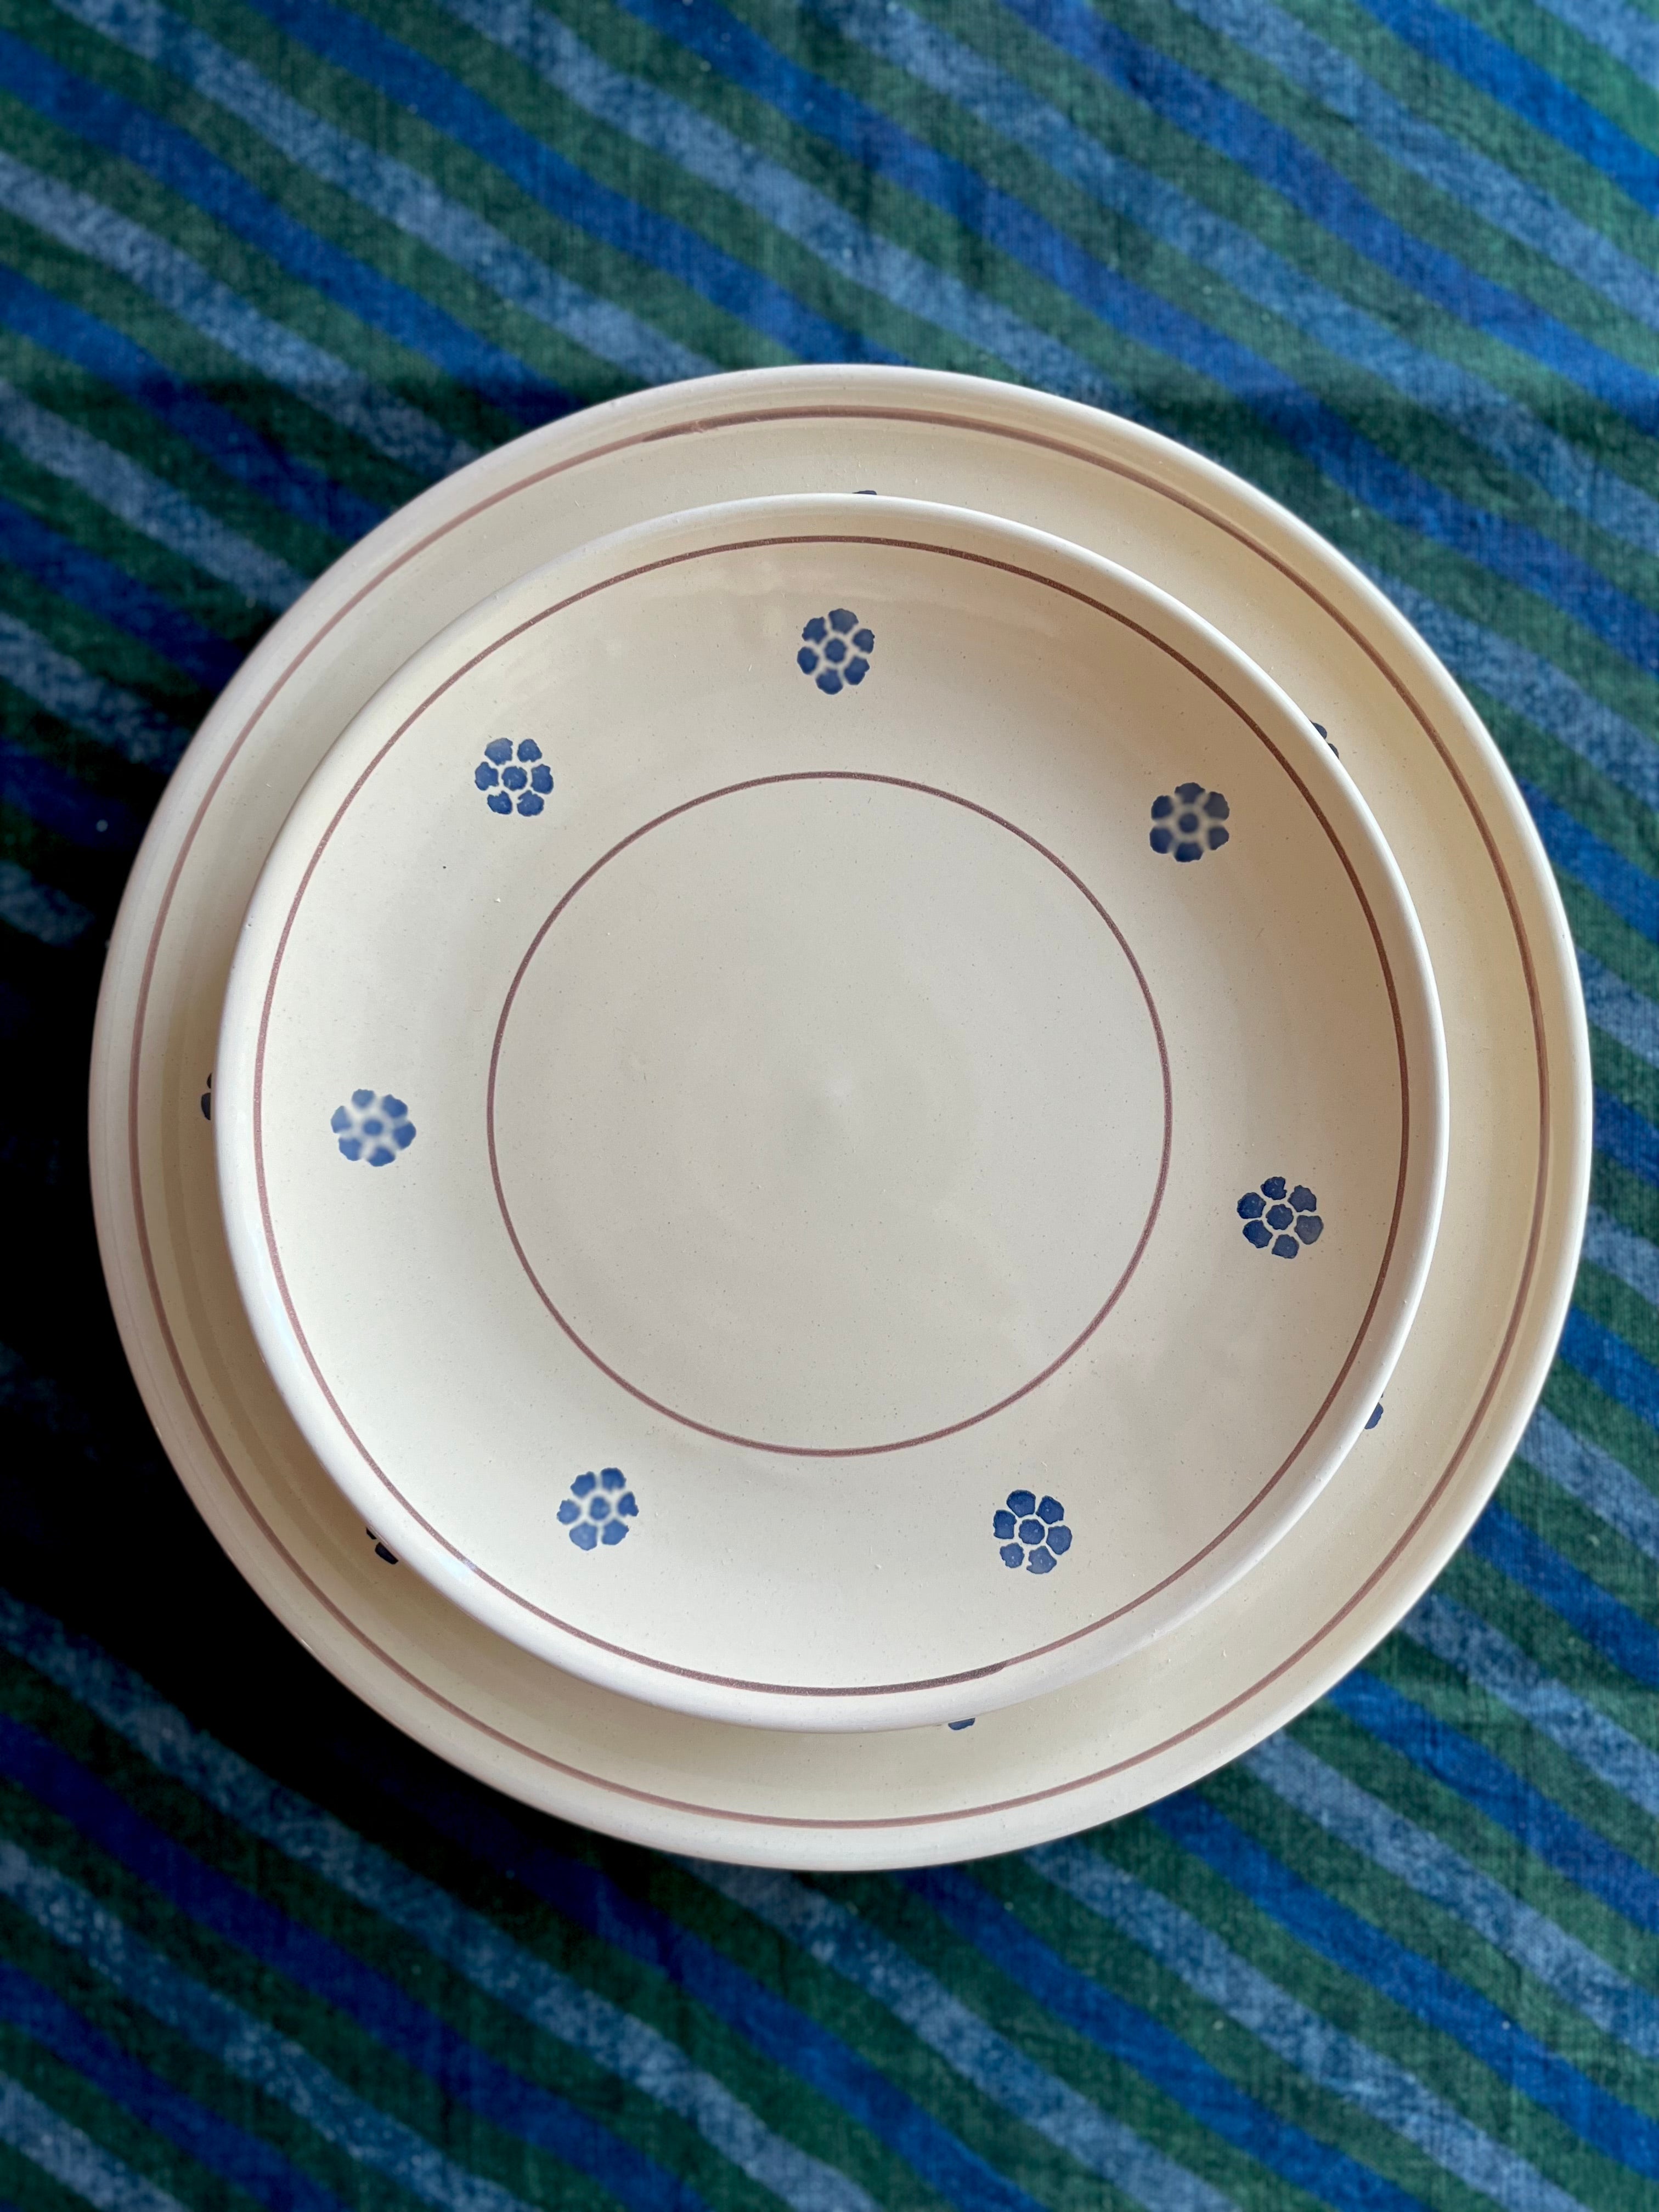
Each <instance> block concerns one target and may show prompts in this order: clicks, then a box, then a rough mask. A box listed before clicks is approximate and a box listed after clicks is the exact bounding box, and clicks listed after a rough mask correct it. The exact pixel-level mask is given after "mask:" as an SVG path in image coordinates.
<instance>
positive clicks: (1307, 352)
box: [802, 29, 1659, 606]
mask: <svg viewBox="0 0 1659 2212" xmlns="http://www.w3.org/2000/svg"><path fill="white" fill-rule="evenodd" d="M808 45H810V46H811V48H812V49H813V54H814V59H815V60H816V61H817V63H818V64H819V65H820V67H824V69H825V73H826V74H827V75H829V76H831V77H832V78H833V79H834V80H835V81H836V82H842V83H844V84H846V85H847V86H848V88H850V89H852V90H853V91H854V92H856V93H857V94H858V95H859V96H860V97H861V98H863V99H866V100H869V101H871V102H872V104H873V105H875V106H878V107H879V108H881V109H882V111H883V112H885V113H886V114H887V115H889V116H890V117H891V118H893V119H894V120H896V121H897V122H898V123H900V124H902V125H903V126H904V128H906V129H907V130H908V131H911V132H912V133H913V134H914V135H915V137H918V138H920V139H921V141H922V142H923V143H926V144H928V145H930V146H932V147H933V148H935V149H938V150H939V151H940V152H942V153H944V154H945V155H948V156H949V157H950V158H951V159H952V160H955V161H960V162H963V163H964V164H965V165H966V166H968V167H970V168H972V169H973V170H974V171H975V173H977V174H978V175H981V176H982V177H984V178H985V179H987V181H988V182H990V183H991V184H993V185H995V186H996V187H997V188H998V189H1000V190H1001V191H1005V192H1006V193H1008V194H1009V195H1010V196H1011V197H1013V198H1014V199H1016V200H1018V201H1020V202H1021V203H1022V204H1024V205H1025V206H1026V207H1028V208H1030V210H1033V211H1034V212H1037V213H1039V214H1040V215H1041V216H1042V218H1043V219H1044V220H1045V221H1047V222H1050V223H1052V224H1054V226H1055V227H1056V228H1058V229H1060V231H1062V232H1063V233H1065V234H1067V235H1068V236H1070V237H1071V238H1072V239H1073V240H1074V241H1075V243H1076V244H1077V245H1078V246H1079V247H1080V248H1082V249H1083V250H1084V251H1085V252H1088V253H1090V254H1091V255H1093V256H1094V257H1095V258H1097V259H1098V260H1099V261H1100V262H1101V263H1102V264H1103V265H1104V266H1106V267H1108V268H1110V269H1112V270H1115V271H1117V272H1118V273H1121V274H1123V275H1126V276H1131V277H1132V278H1133V282H1135V283H1137V284H1139V285H1140V286H1142V287H1143V288H1145V289H1148V290H1151V291H1152V292H1154V293H1157V294H1158V295H1161V296H1162V297H1163V298H1164V299H1165V300H1167V301H1170V303H1171V304H1172V305H1175V306H1177V307H1182V308H1184V309H1188V310H1189V311H1190V310H1191V308H1192V307H1194V304H1195V299H1194V295H1195V294H1196V295H1200V300H1201V304H1200V306H1199V312H1200V313H1201V315H1202V318H1203V319H1204V321H1205V322H1206V324H1207V325H1209V326H1210V327H1211V328H1212V329H1214V330H1217V331H1221V332H1222V333H1224V334H1225V336H1227V337H1230V338H1231V339H1232V340H1233V341H1234V342H1235V343H1238V344H1241V345H1243V346H1247V347H1249V348H1250V349H1252V350H1253V351H1254V352H1255V353H1256V354H1257V355H1259V356H1261V358H1262V359H1264V360H1266V361H1268V362H1272V363H1273V365H1274V366H1275V367H1276V368H1279V369H1280V370H1281V371H1282V372H1283V373H1284V374H1286V375H1288V376H1291V377H1292V378H1294V379H1295V380H1297V382H1299V383H1300V384H1301V385H1302V386H1304V388H1305V389H1306V390H1308V391H1309V392H1313V393H1316V394H1317V395H1319V396H1320V397H1321V398H1322V399H1323V401H1324V403H1325V404H1326V405H1328V407H1330V408H1331V409H1332V410H1334V412H1337V413H1339V414H1340V415H1341V416H1344V417H1345V418H1346V420H1347V421H1348V422H1349V423H1350V424H1351V425H1352V427H1353V428H1354V429H1355V430H1356V431H1357V432H1358V433H1359V434H1360V435H1363V436H1364V438H1366V439H1367V440H1368V441H1370V443H1372V444H1373V445H1375V446H1376V447H1378V448H1379V449H1380V450H1381V451H1382V452H1383V453H1387V454H1388V455H1389V456H1390V458H1392V459H1394V460H1395V461H1396V462H1397V463H1398V464H1400V465H1401V466H1403V467H1406V468H1408V469H1412V470H1413V471H1417V472H1418V473H1419V474H1420V475H1422V476H1424V477H1427V478H1428V479H1429V480H1430V481H1431V482H1434V483H1438V484H1440V485H1441V486H1443V488H1444V489H1448V490H1449V491H1451V492H1454V493H1455V494H1457V495H1460V496H1467V495H1468V489H1469V488H1470V486H1471V485H1472V484H1478V486H1479V502H1480V506H1481V507H1483V509H1485V511H1486V512H1488V513H1493V514H1497V515H1500V516H1503V517H1504V518H1505V519H1507V520H1512V521H1514V522H1516V523H1517V524H1520V525H1522V526H1527V527H1529V528H1531V529H1534V530H1536V531H1538V532H1541V533H1542V534H1544V535H1546V536H1547V537H1550V538H1554V539H1555V540H1556V541H1557V542H1558V543H1559V544H1562V545H1564V546H1566V547H1567V548H1569V549H1570V550H1572V551H1574V552H1576V553H1577V555H1578V556H1580V557H1581V558H1583V559H1584V560H1586V561H1588V562H1590V563H1591V564H1592V565H1593V566H1595V568H1599V569H1600V570H1601V573H1602V574H1605V575H1607V577H1609V578H1610V579H1611V580H1613V581H1614V582H1616V583H1617V584H1618V585H1619V586H1620V588H1621V589H1623V590H1626V591H1627V592H1631V593H1632V594H1633V595H1635V596H1637V597H1638V598H1640V599H1644V601H1645V602H1646V603H1647V604H1649V605H1655V606H1659V560H1656V559H1655V558H1653V557H1652V556H1649V555H1646V554H1643V553H1639V552H1638V551H1636V550H1633V549H1632V548H1631V547H1630V546H1628V545H1626V544H1624V543H1622V541H1620V540H1619V539H1617V538H1613V537H1611V536H1610V535H1608V534H1607V532H1603V531H1601V530H1600V529H1598V528H1597V527H1595V526H1593V525H1592V524H1590V523H1589V522H1588V521H1586V520H1584V519H1583V517H1582V516H1580V515H1579V514H1577V513H1575V512H1574V511H1572V510H1571V509H1570V508H1568V507H1565V506H1563V505H1562V504H1561V503H1559V501H1556V500H1554V499H1553V498H1552V497H1551V496H1550V495H1548V494H1547V493H1546V492H1545V491H1543V490H1542V489H1540V488H1539V487H1538V486H1537V485H1536V484H1535V483H1533V482H1532V481H1531V480H1530V479H1529V478H1528V477H1524V476H1522V475H1520V474H1517V473H1515V472H1512V471H1510V470H1508V469H1506V468H1504V466H1502V465H1500V464H1498V463H1497V462H1495V461H1494V460H1493V459H1492V456H1491V455H1490V454H1489V453H1487V452H1486V450H1485V448H1484V447H1479V446H1477V445H1476V444H1474V442H1473V441H1471V440H1469V439H1468V438H1466V437H1465V436H1464V435H1463V434H1462V432H1461V431H1460V430H1458V429H1456V428H1455V427H1453V426H1452V425H1451V424H1450V423H1449V422H1443V421H1442V420H1441V419H1439V418H1438V417H1437V416H1435V415H1434V414H1433V413H1431V411H1430V410H1427V409H1425V408H1424V407H1422V406H1420V405H1417V404H1413V403H1411V402H1408V401H1407V400H1405V399H1403V398H1401V395H1400V394H1399V393H1398V392H1396V391H1395V388H1394V387H1393V386H1392V385H1390V384H1389V383H1388V382H1387V381H1386V380H1384V379H1383V377H1382V376H1380V375H1376V374H1371V373H1370V372H1368V371H1367V370H1365V369H1364V368H1361V367H1359V366H1358V365H1356V364H1355V363H1354V362H1351V361H1348V360H1346V359H1344V358H1342V357H1340V356H1337V355H1334V354H1333V353H1330V352H1328V351H1327V350H1326V349H1325V348H1323V347H1322V345H1320V344H1319V343H1316V341H1315V340H1313V339H1311V338H1310V337H1306V336H1304V333H1303V332H1302V331H1300V330H1298V329H1297V327H1296V326H1295V325H1293V324H1292V323H1291V322H1289V321H1288V320H1285V319H1283V318H1281V317H1280V316H1279V315H1278V314H1277V313H1271V312H1269V311H1267V309H1265V308H1263V307H1261V306H1260V305H1258V303H1257V302H1256V301H1255V300H1253V299H1252V298H1250V297H1249V295H1248V294H1247V293H1245V292H1243V291H1241V290H1238V289H1235V288H1234V286H1233V285H1232V284H1231V283H1227V282H1225V280H1222V279H1219V278H1217V277H1214V276H1211V275H1210V274H1209V273H1208V272H1207V271H1206V270H1203V269H1201V268H1200V267H1198V266H1197V265H1196V264H1194V263H1193V262H1192V261H1190V260H1189V259H1188V258H1187V257H1186V256H1185V255H1184V254H1182V253H1181V252H1178V251H1177V250H1176V249H1175V248H1173V247H1170V246H1165V245H1164V244H1162V243H1160V242H1159V241H1158V240H1156V239H1155V238H1153V237H1152V235H1151V234H1148V233H1146V232H1143V231H1141V230H1139V228H1137V227H1136V226H1135V225H1133V224H1132V223H1130V222H1127V221H1121V220H1118V219H1111V220H1109V221H1103V216H1102V210H1101V208H1100V206H1099V204H1098V203H1097V201H1095V200H1094V199H1093V198H1092V197H1091V196H1090V195H1089V194H1088V193H1087V192H1085V191H1083V190H1082V189H1081V188H1080V187H1079V186H1078V185H1074V184H1073V183H1071V182H1070V181H1069V180H1068V179H1066V178H1064V177H1061V176H1060V175H1059V174H1057V173H1055V172H1054V170H1052V169H1050V168H1048V167H1046V166H1045V165H1044V164H1042V162H1040V161H1037V160H1036V159H1035V158H1034V157H1033V156H1032V155H1030V154H1028V153H1027V152H1025V150H1024V149H1023V148H1020V147H1018V146H1016V145H1014V144H1012V143H1011V142H1010V141H1009V140H1007V139H1006V138H1004V137H1001V136H1000V135H999V134H998V133H996V132H995V131H992V130H990V129H988V128H987V126H985V125H981V123H979V122H978V121H977V120H975V118H972V117H970V116H969V115H968V114H967V113H966V112H964V111H963V110H962V109H960V108H958V107H957V106H955V105H954V104H952V103H951V102H950V101H948V100H945V99H944V98H942V97H941V96H940V95H939V94H934V93H933V92H931V91H929V90H927V89H926V88H923V87H922V86H921V84H920V83H918V82H917V81H916V80H915V79H914V78H911V77H909V76H906V75H904V74H903V73H902V71H900V70H896V69H895V68H893V67H891V66H890V64H886V63H884V62H882V61H878V60H877V59H875V58H873V57H872V56H870V55H869V54H867V53H866V52H865V50H864V49H863V48H862V47H860V46H855V45H853V44H852V43H850V42H843V41H842V40H840V39H839V38H838V37H836V36H835V35H834V34H832V33H829V32H828V31H825V32H823V33H822V35H821V37H819V38H817V39H813V40H807V39H806V37H805V29H803V36H802V46H803V50H804V49H805V46H808ZM826 64H829V66H826ZM1144 113H1145V111H1144V110H1141V111H1138V114H1139V116H1140V117H1142V118H1144ZM1143 129H1144V124H1143ZM1117 135H1118V137H1120V138H1121V136H1122V133H1121V131H1120V132H1119V133H1118V134H1117ZM1115 151H1119V152H1122V153H1124V154H1126V155H1127V149H1126V148H1122V147H1121V146H1120V147H1118V148H1115ZM1136 158H1139V153H1138V152H1137V155H1136ZM1182 185H1183V189H1185V188H1188V180H1187V179H1183V180H1182ZM1402 289H1403V288H1402ZM1395 313H1396V315H1397V313H1398V304H1397V303H1396V307H1395ZM1654 358H1655V362H1656V365H1659V343H1656V345H1655V347H1654Z"/></svg>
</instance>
